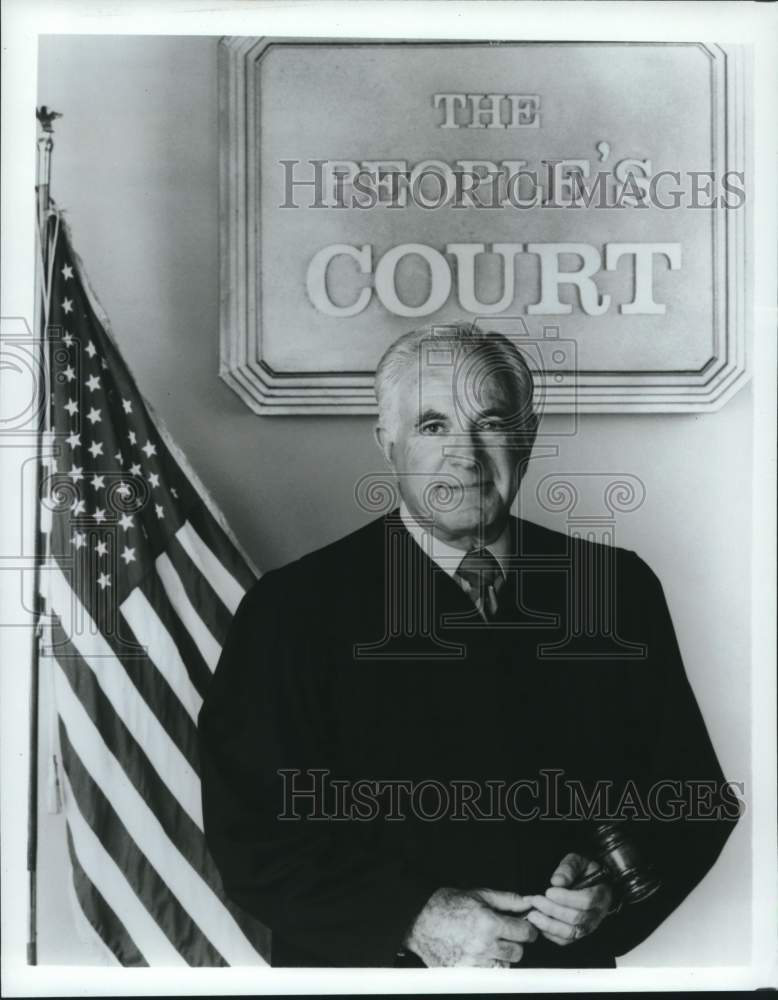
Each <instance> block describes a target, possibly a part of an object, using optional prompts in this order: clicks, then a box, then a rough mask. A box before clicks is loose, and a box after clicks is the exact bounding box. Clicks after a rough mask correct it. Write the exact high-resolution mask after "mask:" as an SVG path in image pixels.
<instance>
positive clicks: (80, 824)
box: [63, 775, 186, 966]
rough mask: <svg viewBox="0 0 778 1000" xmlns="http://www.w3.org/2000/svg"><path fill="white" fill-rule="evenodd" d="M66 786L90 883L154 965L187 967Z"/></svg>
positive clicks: (75, 834)
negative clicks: (119, 917) (119, 916)
mask: <svg viewBox="0 0 778 1000" xmlns="http://www.w3.org/2000/svg"><path fill="white" fill-rule="evenodd" d="M63 785H64V790H65V800H66V802H67V819H68V823H69V824H70V829H71V831H72V833H73V844H74V847H75V850H76V855H77V857H78V860H79V863H80V864H81V867H82V869H83V870H84V872H85V873H86V876H87V878H88V879H89V881H90V882H91V883H92V884H93V885H94V886H95V887H96V888H97V891H98V892H99V893H100V895H101V896H102V897H103V898H104V899H105V900H106V902H107V903H108V905H109V906H110V907H111V909H112V910H113V911H114V912H115V913H121V915H122V923H123V924H124V926H125V927H126V928H127V933H128V935H129V936H130V939H131V940H132V941H133V942H134V943H135V945H136V946H137V948H138V950H139V951H140V953H141V955H143V957H144V959H145V960H146V961H147V962H148V963H149V964H150V965H152V964H160V965H178V966H185V965H186V962H184V960H183V958H181V956H180V955H179V954H178V952H177V951H176V949H175V948H174V947H173V946H172V945H171V943H170V942H169V941H168V939H167V938H166V937H165V935H164V934H163V933H162V931H161V930H160V929H159V927H157V925H156V923H155V922H154V920H152V918H151V917H150V916H149V914H148V913H147V912H146V910H145V909H144V908H143V906H142V904H141V902H140V900H139V899H138V897H137V896H136V895H135V892H134V891H133V888H132V886H131V885H130V884H129V882H128V881H127V879H125V877H124V876H123V875H122V873H121V871H120V870H119V868H118V866H117V864H116V862H115V861H114V860H113V858H112V857H111V856H110V854H108V852H107V851H106V850H105V849H104V848H103V845H102V844H101V843H100V840H99V838H98V837H96V836H95V834H94V833H93V832H92V830H91V829H90V827H89V824H88V823H87V822H86V820H85V819H84V817H83V816H82V815H81V813H80V812H79V809H78V803H77V801H76V799H75V796H74V795H73V791H72V789H71V788H70V785H69V783H68V779H67V775H65V776H64V777H63Z"/></svg>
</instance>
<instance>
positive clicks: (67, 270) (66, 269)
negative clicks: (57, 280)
mask: <svg viewBox="0 0 778 1000" xmlns="http://www.w3.org/2000/svg"><path fill="white" fill-rule="evenodd" d="M60 273H61V274H62V277H63V278H64V279H65V281H68V279H70V278H72V277H73V268H72V267H71V266H70V264H65V265H64V266H63V268H62V271H61V272H60Z"/></svg>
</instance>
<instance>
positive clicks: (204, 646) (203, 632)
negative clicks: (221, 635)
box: [155, 553, 221, 671]
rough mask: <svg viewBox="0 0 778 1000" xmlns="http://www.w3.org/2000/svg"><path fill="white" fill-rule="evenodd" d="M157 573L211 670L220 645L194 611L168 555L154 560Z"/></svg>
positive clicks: (219, 653)
mask: <svg viewBox="0 0 778 1000" xmlns="http://www.w3.org/2000/svg"><path fill="white" fill-rule="evenodd" d="M155 565H156V567H157V573H158V574H159V578H160V580H161V581H162V586H163V587H164V588H165V593H166V594H167V596H168V597H169V599H170V603H171V604H172V605H173V608H174V610H175V612H176V614H177V615H178V617H179V618H180V619H181V621H182V622H183V624H184V625H185V626H186V630H187V631H188V632H189V634H190V635H191V637H192V639H193V640H194V643H195V645H196V646H197V648H198V649H199V650H200V653H201V654H202V657H203V659H204V660H205V662H206V663H207V664H208V667H209V668H210V670H211V671H214V670H215V669H216V664H217V663H218V662H219V656H220V655H221V646H220V645H219V643H218V642H217V641H216V639H215V638H214V637H213V634H212V633H211V632H210V631H209V629H208V628H207V626H206V624H205V622H204V621H203V619H202V618H201V617H200V615H199V614H198V613H197V612H196V611H195V609H194V606H193V605H192V602H191V601H190V600H189V595H188V594H187V592H186V587H184V585H183V583H182V582H181V578H180V577H179V575H178V573H177V572H176V570H175V567H174V566H173V563H172V562H171V561H170V559H169V557H168V556H167V555H165V553H163V554H162V555H161V556H157V559H156V560H155Z"/></svg>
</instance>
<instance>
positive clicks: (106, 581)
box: [97, 573, 111, 590]
mask: <svg viewBox="0 0 778 1000" xmlns="http://www.w3.org/2000/svg"><path fill="white" fill-rule="evenodd" d="M97 582H98V583H99V585H100V589H101V590H105V588H106V587H110V586H111V574H110V573H101V574H100V576H98V578H97Z"/></svg>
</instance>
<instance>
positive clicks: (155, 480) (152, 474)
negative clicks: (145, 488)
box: [149, 472, 159, 487]
mask: <svg viewBox="0 0 778 1000" xmlns="http://www.w3.org/2000/svg"><path fill="white" fill-rule="evenodd" d="M149 482H150V483H151V485H152V486H153V487H156V486H159V476H158V475H157V473H156V472H150V473H149Z"/></svg>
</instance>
